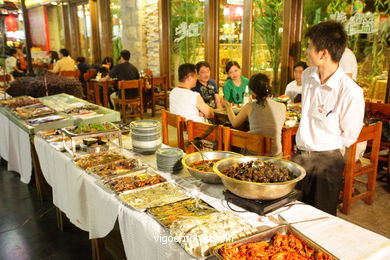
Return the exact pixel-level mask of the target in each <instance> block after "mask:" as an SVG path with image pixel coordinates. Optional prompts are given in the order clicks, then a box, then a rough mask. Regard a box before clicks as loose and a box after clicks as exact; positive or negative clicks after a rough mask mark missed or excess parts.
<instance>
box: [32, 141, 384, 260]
mask: <svg viewBox="0 0 390 260" xmlns="http://www.w3.org/2000/svg"><path fill="white" fill-rule="evenodd" d="M129 139H130V138H128V137H127V139H126V138H125V140H124V144H125V147H128V148H129V146H128V142H127V141H129ZM35 146H36V150H37V153H38V156H39V161H40V163H41V168H42V172H43V174H44V176H45V178H46V180H47V182H48V183H49V184H50V185H51V186H52V188H53V203H54V204H55V205H56V206H57V207H59V208H60V209H61V211H63V212H64V213H65V214H66V215H67V216H68V217H69V219H70V221H71V222H72V223H73V224H75V225H76V226H78V227H79V228H81V229H83V230H85V231H87V232H89V237H90V238H91V239H93V238H103V237H105V236H106V235H107V234H108V233H109V232H110V231H111V230H112V229H113V227H114V224H115V221H116V219H117V218H118V222H119V227H120V232H121V236H122V240H123V244H124V248H125V252H126V256H127V259H192V257H191V256H190V255H188V254H187V253H186V252H185V251H184V250H183V249H182V248H181V247H180V246H179V244H177V243H176V242H174V241H173V238H172V237H170V236H169V234H168V232H167V231H166V230H165V229H164V228H163V227H162V226H161V225H160V224H159V223H158V222H156V221H155V220H154V218H153V217H152V216H150V215H149V214H147V213H144V212H139V211H135V210H132V209H130V208H128V207H127V206H124V204H123V203H122V202H120V201H119V200H118V199H117V198H116V196H115V195H114V194H113V193H112V192H110V191H108V190H107V189H105V188H104V187H102V185H101V184H99V181H98V180H97V179H96V178H95V177H93V176H91V175H88V174H87V173H86V172H85V171H84V170H82V169H81V168H78V167H77V166H76V165H75V164H74V163H73V161H72V159H71V158H70V156H69V155H68V154H67V153H62V152H59V151H56V150H55V149H54V148H53V147H52V146H51V145H50V144H48V143H47V142H46V141H45V140H43V139H41V138H40V137H38V136H35ZM123 152H124V153H125V154H127V155H128V156H135V154H133V153H132V152H130V151H127V150H124V151H123ZM138 158H140V159H141V160H142V161H143V162H144V163H146V164H148V165H149V166H151V167H153V168H155V167H156V155H149V156H142V155H138ZM158 173H159V174H161V175H162V176H163V177H165V178H167V179H168V180H170V179H174V180H177V179H181V181H188V182H191V181H192V178H191V177H187V176H188V173H187V172H184V171H182V172H181V173H180V174H177V175H171V174H168V173H163V172H160V171H158ZM182 177H185V178H182ZM223 189H224V188H223V186H222V185H209V184H201V185H200V186H199V191H200V192H199V195H198V196H199V197H200V198H201V199H203V200H204V201H206V202H207V203H209V204H210V205H211V206H213V207H214V208H216V209H217V210H219V211H231V210H230V209H229V208H228V207H227V205H226V201H225V200H224V199H223V195H222V190H223ZM232 207H233V208H234V209H235V210H242V209H241V208H239V207H237V206H234V205H233V206H232ZM235 214H236V215H238V216H240V217H242V218H244V219H245V220H246V221H247V222H248V223H249V224H251V225H252V226H254V227H257V228H258V229H259V230H265V229H267V228H269V227H272V226H277V225H278V224H280V222H279V221H278V220H277V218H276V217H277V214H280V215H281V216H283V217H284V218H285V219H286V220H287V221H288V222H291V223H294V222H297V221H301V220H311V219H315V218H318V217H323V218H322V219H318V220H314V221H310V222H306V223H299V224H293V226H294V227H296V228H297V229H298V230H299V231H301V232H302V233H303V234H304V235H306V236H307V237H309V238H310V239H312V240H313V241H314V242H316V243H318V244H319V245H321V246H322V247H323V248H325V249H326V250H328V251H329V252H331V253H332V254H334V255H335V256H336V257H338V258H340V259H389V258H390V240H389V239H387V238H385V237H383V236H380V235H378V234H375V233H373V232H371V231H369V230H366V229H363V228H361V227H359V226H356V225H354V224H352V223H349V222H346V221H344V220H342V219H340V218H337V217H334V216H331V215H328V214H326V213H324V212H322V211H320V210H318V209H315V208H313V207H311V206H309V205H305V204H302V203H299V202H297V203H296V204H294V205H292V206H290V207H285V208H281V209H279V210H278V211H276V212H273V213H271V215H270V216H267V217H261V216H259V215H257V214H255V213H251V212H242V213H236V212H235Z"/></svg>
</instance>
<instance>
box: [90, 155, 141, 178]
mask: <svg viewBox="0 0 390 260" xmlns="http://www.w3.org/2000/svg"><path fill="white" fill-rule="evenodd" d="M140 166H141V163H140V161H139V160H137V159H134V158H131V159H125V160H119V161H116V162H112V163H108V164H105V165H100V166H96V167H90V168H88V169H87V171H88V172H89V173H93V174H96V175H99V176H101V177H109V176H115V175H117V174H119V173H124V172H127V171H130V170H135V169H138V168H140Z"/></svg>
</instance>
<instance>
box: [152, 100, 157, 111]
mask: <svg viewBox="0 0 390 260" xmlns="http://www.w3.org/2000/svg"><path fill="white" fill-rule="evenodd" d="M155 114H156V99H155V98H154V97H152V116H154V115H155Z"/></svg>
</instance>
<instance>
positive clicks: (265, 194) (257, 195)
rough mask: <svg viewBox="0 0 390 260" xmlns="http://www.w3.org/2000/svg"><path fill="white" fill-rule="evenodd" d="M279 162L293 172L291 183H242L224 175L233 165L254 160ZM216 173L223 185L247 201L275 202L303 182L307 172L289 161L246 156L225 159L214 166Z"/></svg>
mask: <svg viewBox="0 0 390 260" xmlns="http://www.w3.org/2000/svg"><path fill="white" fill-rule="evenodd" d="M270 159H271V161H272V160H275V161H276V160H277V161H279V162H280V163H282V164H283V165H284V166H286V167H287V168H288V169H289V170H290V171H292V172H293V175H294V176H295V178H294V179H293V180H291V181H285V182H276V183H259V182H248V181H241V180H237V179H234V178H231V177H228V176H226V175H224V174H223V173H222V171H224V170H225V169H227V168H228V167H230V166H232V165H238V164H239V163H243V162H250V161H254V160H270ZM214 172H215V173H216V174H218V176H219V177H221V179H222V183H223V185H225V187H226V188H227V189H228V190H229V191H230V192H232V193H234V194H236V195H237V196H240V197H242V198H246V199H260V200H273V199H278V198H280V197H283V196H285V195H287V194H288V193H290V192H291V191H292V190H293V189H294V187H295V185H296V184H297V182H298V181H300V180H302V179H303V178H304V177H305V175H306V171H305V169H303V167H302V166H300V165H298V164H296V163H294V162H291V161H287V160H281V159H276V158H272V157H264V156H245V157H238V158H229V159H224V160H221V161H219V162H217V163H216V164H214Z"/></svg>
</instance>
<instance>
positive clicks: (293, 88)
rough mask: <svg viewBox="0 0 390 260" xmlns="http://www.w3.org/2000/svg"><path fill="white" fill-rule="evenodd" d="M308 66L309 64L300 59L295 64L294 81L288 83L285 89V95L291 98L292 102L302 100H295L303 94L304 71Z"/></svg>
mask: <svg viewBox="0 0 390 260" xmlns="http://www.w3.org/2000/svg"><path fill="white" fill-rule="evenodd" d="M306 68H307V65H306V63H305V62H303V61H298V62H297V63H295V64H294V79H295V80H294V81H292V82H290V83H288V85H287V87H286V91H285V95H287V96H288V97H289V98H290V101H291V102H292V103H297V102H300V100H297V102H295V101H294V99H295V98H296V97H297V96H298V95H300V94H302V72H303V71H304V70H305V69H306Z"/></svg>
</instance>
